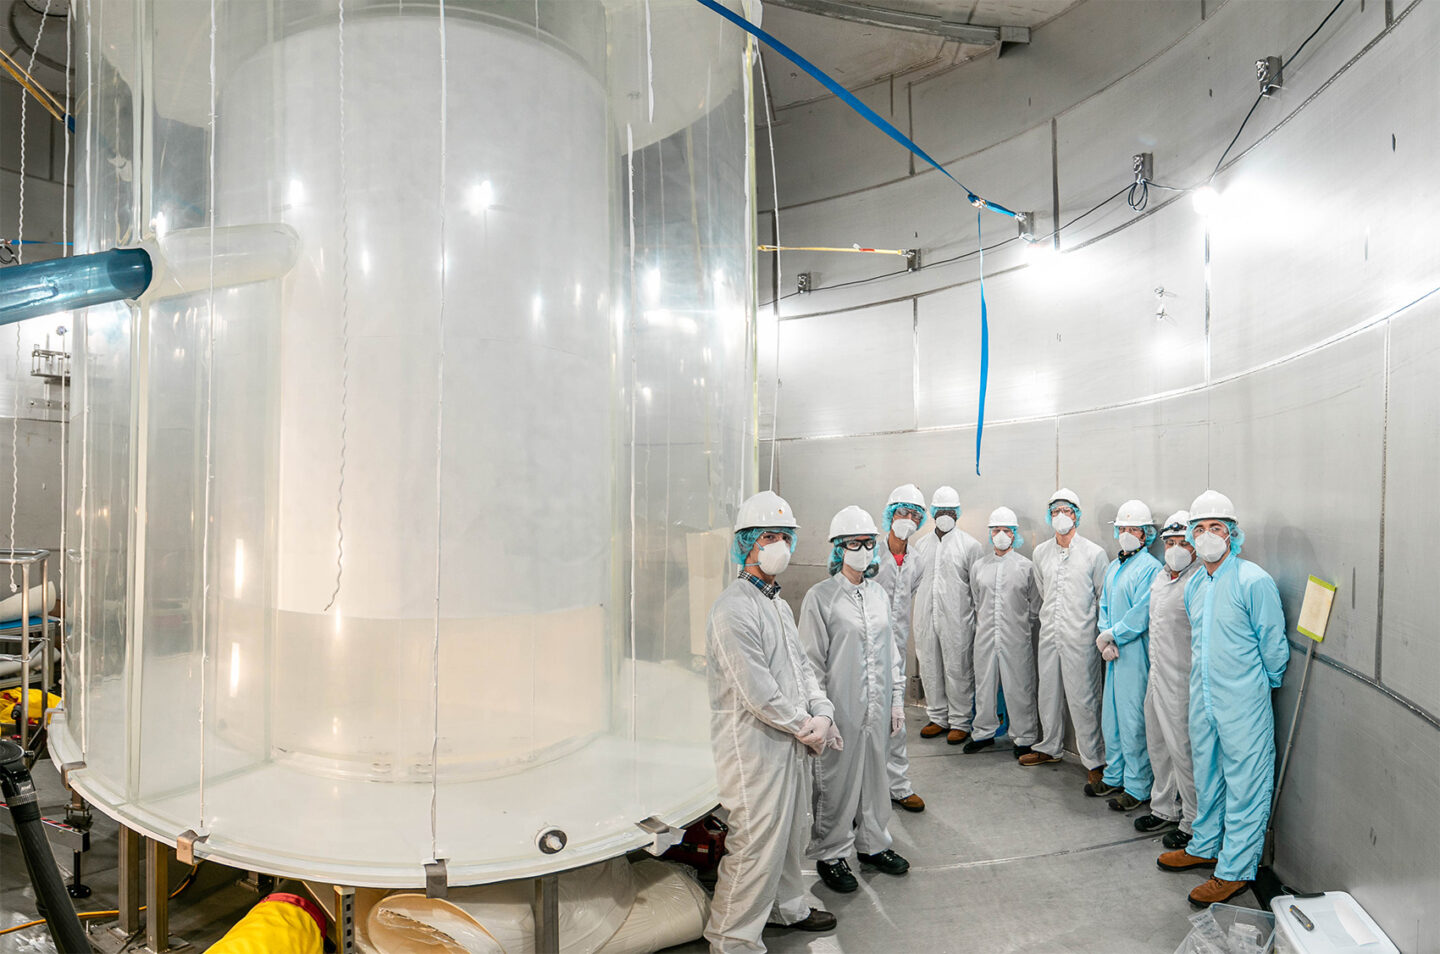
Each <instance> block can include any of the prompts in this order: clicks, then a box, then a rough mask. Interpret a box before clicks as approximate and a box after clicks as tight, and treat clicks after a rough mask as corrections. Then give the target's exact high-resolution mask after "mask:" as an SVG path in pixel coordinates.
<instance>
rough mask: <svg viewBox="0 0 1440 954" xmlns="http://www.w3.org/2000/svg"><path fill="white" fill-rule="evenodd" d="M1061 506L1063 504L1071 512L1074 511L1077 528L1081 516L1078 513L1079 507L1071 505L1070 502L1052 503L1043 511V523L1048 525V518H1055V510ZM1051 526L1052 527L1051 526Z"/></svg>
mask: <svg viewBox="0 0 1440 954" xmlns="http://www.w3.org/2000/svg"><path fill="white" fill-rule="evenodd" d="M1061 504H1064V505H1065V506H1067V507H1069V508H1070V509H1071V510H1074V511H1075V526H1077V527H1078V526H1080V517H1081V516H1082V515H1081V513H1080V506H1079V505H1078V504H1072V503H1071V502H1070V501H1068V500H1057V501H1055V502H1054V503H1052V504H1051V505H1050V507H1049V508H1048V509H1047V510H1046V511H1045V522H1046V523H1047V524H1049V523H1050V518H1051V517H1053V516H1055V508H1056V507H1058V506H1060V505H1061ZM1051 526H1054V525H1053V524H1051Z"/></svg>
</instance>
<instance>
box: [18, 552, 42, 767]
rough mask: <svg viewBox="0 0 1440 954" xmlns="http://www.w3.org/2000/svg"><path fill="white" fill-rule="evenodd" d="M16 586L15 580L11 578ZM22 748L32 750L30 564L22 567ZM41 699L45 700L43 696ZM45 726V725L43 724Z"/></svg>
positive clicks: (20, 720)
mask: <svg viewBox="0 0 1440 954" xmlns="http://www.w3.org/2000/svg"><path fill="white" fill-rule="evenodd" d="M10 580H11V583H10V585H11V586H14V585H15V583H14V580H15V578H14V577H13V576H12V577H11V578H10ZM20 585H21V587H22V589H21V590H20V718H19V719H18V721H19V723H20V725H19V726H18V728H19V729H20V748H22V749H25V750H26V751H29V749H30V564H28V563H24V564H21V566H20ZM41 698H44V696H43V695H42V696H41ZM42 724H43V723H42Z"/></svg>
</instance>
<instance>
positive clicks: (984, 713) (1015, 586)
mask: <svg viewBox="0 0 1440 954" xmlns="http://www.w3.org/2000/svg"><path fill="white" fill-rule="evenodd" d="M1018 524H1019V521H1018V520H1016V518H1015V511H1013V510H1011V509H1010V508H1009V507H999V508H997V509H996V510H995V512H994V513H992V514H990V550H989V551H988V552H986V553H983V554H981V555H980V556H979V557H978V558H977V559H976V560H975V563H974V565H973V566H972V567H971V569H970V595H971V598H972V599H973V600H974V601H975V727H974V734H973V735H972V737H971V739H970V741H969V742H966V743H965V752H966V754H973V753H975V752H979V751H980V750H981V749H985V748H989V747H990V746H992V745H994V744H995V733H996V732H997V731H999V729H1000V693H1001V692H1002V691H1003V692H1004V693H1005V709H1006V711H1007V713H1008V714H1009V717H1010V736H1011V740H1012V741H1013V742H1014V744H1015V754H1016V757H1017V758H1018V757H1020V756H1022V755H1024V754H1026V753H1028V752H1029V751H1030V746H1031V745H1033V744H1034V743H1035V737H1036V720H1035V651H1034V645H1033V644H1032V643H1031V633H1032V632H1033V631H1034V628H1035V621H1036V618H1037V617H1038V615H1039V613H1040V590H1039V588H1038V587H1036V585H1035V572H1034V570H1035V568H1034V564H1032V563H1031V562H1030V561H1029V560H1027V559H1025V558H1024V557H1023V556H1021V555H1020V554H1019V553H1016V552H1015V548H1016V547H1019V546H1022V545H1024V543H1025V540H1024V538H1023V537H1021V536H1020V528H1019V525H1018Z"/></svg>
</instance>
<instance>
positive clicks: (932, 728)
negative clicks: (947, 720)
mask: <svg viewBox="0 0 1440 954" xmlns="http://www.w3.org/2000/svg"><path fill="white" fill-rule="evenodd" d="M944 732H945V727H944V726H943V725H937V724H936V723H934V722H927V723H925V728H923V729H921V730H920V738H922V739H933V738H935V736H937V735H942V734H944Z"/></svg>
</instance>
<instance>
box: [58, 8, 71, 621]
mask: <svg viewBox="0 0 1440 954" xmlns="http://www.w3.org/2000/svg"><path fill="white" fill-rule="evenodd" d="M73 23H74V17H72V16H70V14H69V13H68V12H67V13H66V15H65V115H66V116H69V115H70V46H71V43H72V32H73V31H72V24H73ZM63 138H64V140H65V157H64V159H63V161H62V162H61V165H60V179H61V182H60V256H61V257H62V258H65V257H68V256H70V255H72V254H74V251H73V250H72V249H71V247H70V134H69V131H68V130H67V134H66V135H65V136H64V137H63ZM68 330H69V331H70V332H74V330H75V321H74V319H73V318H72V319H71V321H70V324H69V326H68ZM65 337H66V336H65V335H63V334H62V335H61V336H60V350H61V351H63V352H65V354H66V358H65V361H66V362H67V363H66V364H65V365H64V371H65V377H64V378H62V379H61V381H60V387H59V392H60V618H61V620H62V622H61V624H60V625H61V628H62V633H63V628H64V626H65V625H66V624H68V623H69V622H70V620H69V619H68V614H67V613H66V604H65V580H66V569H67V567H68V566H69V563H70V551H69V549H68V548H67V546H66V544H67V543H68V542H69V533H68V530H69V526H70V480H69V473H68V471H67V470H66V467H65V465H66V463H67V461H66V454H67V451H68V450H69V447H68V440H69V438H68V434H69V424H70V397H71V388H70V372H71V369H72V368H73V367H74V365H75V362H74V361H73V360H71V354H72V352H73V351H74V348H73V347H70V346H67V344H66V342H65ZM71 340H74V339H73V338H72V339H71Z"/></svg>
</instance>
